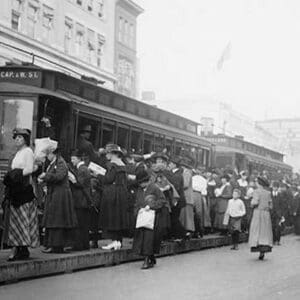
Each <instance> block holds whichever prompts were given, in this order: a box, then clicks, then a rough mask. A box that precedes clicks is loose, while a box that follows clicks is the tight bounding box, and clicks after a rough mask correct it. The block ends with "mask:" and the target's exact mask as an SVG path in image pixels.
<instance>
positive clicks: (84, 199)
mask: <svg viewBox="0 0 300 300" xmlns="http://www.w3.org/2000/svg"><path fill="white" fill-rule="evenodd" d="M73 174H74V175H75V178H76V182H75V183H72V184H71V190H72V195H73V202H74V207H75V208H89V207H90V206H91V173H90V171H89V169H88V168H87V166H86V165H84V164H82V165H81V166H80V167H79V168H78V169H77V168H76V169H75V170H73Z"/></svg>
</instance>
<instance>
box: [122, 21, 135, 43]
mask: <svg viewBox="0 0 300 300" xmlns="http://www.w3.org/2000/svg"><path fill="white" fill-rule="evenodd" d="M118 41H119V42H121V43H123V44H125V45H127V46H128V47H131V48H135V25H134V24H133V23H130V22H129V21H128V20H126V19H125V18H123V17H121V16H120V17H119V24H118Z"/></svg>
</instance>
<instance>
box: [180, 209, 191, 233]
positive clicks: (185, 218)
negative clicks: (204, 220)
mask: <svg viewBox="0 0 300 300" xmlns="http://www.w3.org/2000/svg"><path fill="white" fill-rule="evenodd" d="M179 220H180V222H181V224H182V225H183V227H184V228H185V230H187V231H191V232H194V231H195V221H194V205H193V204H186V206H185V207H183V208H182V209H181V211H180V216H179Z"/></svg>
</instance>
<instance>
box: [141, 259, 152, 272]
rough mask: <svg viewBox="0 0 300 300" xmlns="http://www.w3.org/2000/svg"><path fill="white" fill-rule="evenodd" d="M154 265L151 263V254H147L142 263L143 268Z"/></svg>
mask: <svg viewBox="0 0 300 300" xmlns="http://www.w3.org/2000/svg"><path fill="white" fill-rule="evenodd" d="M152 267H153V265H151V264H150V260H149V256H146V257H145V259H144V263H143V265H142V270H146V269H150V268H152Z"/></svg>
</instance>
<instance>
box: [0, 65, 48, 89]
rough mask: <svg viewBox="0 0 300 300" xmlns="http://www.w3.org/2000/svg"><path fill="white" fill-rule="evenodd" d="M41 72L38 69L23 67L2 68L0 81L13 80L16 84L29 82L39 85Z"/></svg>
mask: <svg viewBox="0 0 300 300" xmlns="http://www.w3.org/2000/svg"><path fill="white" fill-rule="evenodd" d="M41 79H42V72H41V71H40V70H35V69H30V70H28V69H27V70H26V69H25V68H20V69H19V68H16V69H4V70H3V69H2V70H1V71H0V82H13V83H18V84H29V85H34V86H41Z"/></svg>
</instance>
